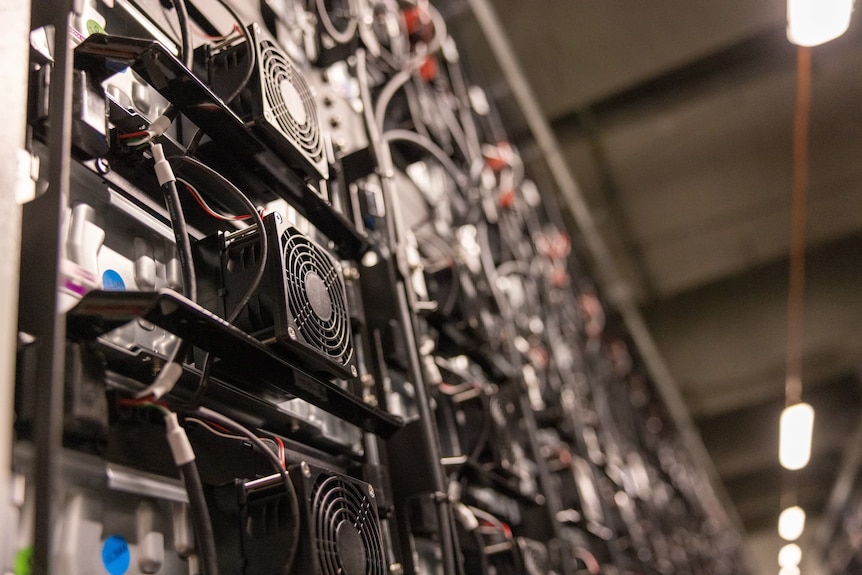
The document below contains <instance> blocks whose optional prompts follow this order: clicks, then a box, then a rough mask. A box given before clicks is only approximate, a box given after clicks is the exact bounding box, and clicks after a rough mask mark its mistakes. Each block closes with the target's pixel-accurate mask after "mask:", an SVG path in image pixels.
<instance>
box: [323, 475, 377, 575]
mask: <svg viewBox="0 0 862 575" xmlns="http://www.w3.org/2000/svg"><path fill="white" fill-rule="evenodd" d="M311 501H312V509H313V512H312V517H311V521H312V526H311V530H312V533H314V539H315V551H316V554H317V558H318V563H319V565H320V571H321V574H322V575H366V574H367V575H385V573H386V571H387V569H386V562H385V560H384V557H383V551H382V549H383V546H382V541H381V537H380V529H379V527H378V524H377V517H376V514H375V510H374V505H373V501H372V500H371V498H370V497H369V496H368V493H367V492H366V491H364V489H362V488H361V487H360V486H359V485H357V484H356V483H354V482H352V481H349V480H346V479H344V478H342V477H338V476H326V475H321V476H320V477H319V478H318V479H317V481H316V482H315V485H314V489H313V491H312V497H311Z"/></svg>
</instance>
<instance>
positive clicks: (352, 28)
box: [315, 0, 359, 44]
mask: <svg viewBox="0 0 862 575" xmlns="http://www.w3.org/2000/svg"><path fill="white" fill-rule="evenodd" d="M345 1H346V2H347V5H348V13H349V14H350V22H348V24H347V28H345V29H344V30H338V29H337V28H336V27H335V24H333V23H332V18H330V17H329V11H328V10H327V9H326V2H325V1H324V0H315V5H316V6H317V19H318V21H319V22H320V24H321V25H322V26H323V29H324V30H325V31H326V33H327V34H329V37H330V38H332V39H333V40H334V41H335V42H336V43H338V44H347V43H348V42H350V40H351V39H352V38H353V35H354V34H356V27H357V26H358V25H359V21H358V20H357V18H356V6H354V0H345Z"/></svg>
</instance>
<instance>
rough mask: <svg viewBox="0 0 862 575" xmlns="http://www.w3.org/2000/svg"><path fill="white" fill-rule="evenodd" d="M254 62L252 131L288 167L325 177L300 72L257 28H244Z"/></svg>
mask: <svg viewBox="0 0 862 575" xmlns="http://www.w3.org/2000/svg"><path fill="white" fill-rule="evenodd" d="M249 30H250V32H251V38H252V40H253V41H254V48H255V51H256V52H255V57H256V59H257V65H256V73H255V78H254V81H253V82H252V84H253V86H252V88H253V90H252V91H253V94H252V115H253V121H254V126H255V128H256V129H257V130H258V131H259V132H260V134H261V136H262V137H263V138H264V139H265V140H266V141H267V143H269V144H270V145H271V146H272V147H273V149H274V150H275V151H276V152H277V153H279V154H280V155H281V156H282V157H283V158H284V160H285V161H286V162H287V163H288V164H290V165H291V166H293V167H296V168H299V169H301V170H302V171H303V172H305V174H306V175H307V176H309V177H311V178H317V179H326V178H328V177H329V164H328V161H327V157H326V151H325V143H324V134H323V130H322V126H321V123H320V115H319V114H318V110H317V104H316V103H315V101H314V96H313V94H312V92H311V88H310V87H309V85H308V82H306V80H305V78H304V77H303V75H302V72H301V71H300V70H299V68H298V67H297V66H296V64H294V62H293V61H292V60H291V59H290V57H289V56H288V55H287V53H286V52H285V51H284V50H282V49H281V47H280V46H279V45H278V44H277V43H276V41H275V40H274V39H273V38H271V37H270V36H269V35H268V34H266V33H265V32H264V31H263V30H262V29H261V28H260V27H259V26H257V25H256V24H255V25H252V26H250V28H249Z"/></svg>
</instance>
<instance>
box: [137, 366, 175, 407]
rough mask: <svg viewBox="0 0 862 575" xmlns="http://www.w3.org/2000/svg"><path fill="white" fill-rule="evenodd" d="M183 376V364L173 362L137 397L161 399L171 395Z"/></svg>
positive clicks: (163, 368)
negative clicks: (168, 394)
mask: <svg viewBox="0 0 862 575" xmlns="http://www.w3.org/2000/svg"><path fill="white" fill-rule="evenodd" d="M182 375H183V366H182V364H180V363H178V362H175V361H171V362H169V363H167V364H165V365H164V367H162V369H160V370H159V375H157V376H156V380H155V381H154V382H153V383H151V384H150V385H148V386H147V387H145V388H144V389H142V390H141V391H139V392H138V393H137V395H135V397H137V398H138V399H141V398H144V397H150V396H152V397H153V398H154V399H159V398H160V397H162V396H163V395H165V394H166V393H170V391H171V390H172V389H173V388H174V386H175V385H176V384H177V382H178V381H179V380H180V377H181V376H182Z"/></svg>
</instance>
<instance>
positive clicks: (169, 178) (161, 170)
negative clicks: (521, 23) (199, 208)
mask: <svg viewBox="0 0 862 575" xmlns="http://www.w3.org/2000/svg"><path fill="white" fill-rule="evenodd" d="M150 148H151V149H152V150H153V159H154V160H155V161H156V165H155V170H156V178H158V179H159V185H160V186H164V185H165V184H167V183H169V182H175V181H177V178H176V176H174V170H173V169H172V168H171V163H170V162H168V160H167V158H165V151H164V150H163V149H162V145H161V144H151V145H150Z"/></svg>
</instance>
